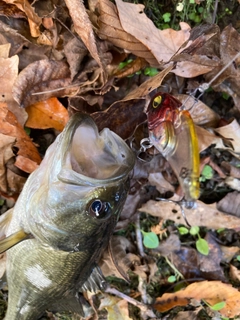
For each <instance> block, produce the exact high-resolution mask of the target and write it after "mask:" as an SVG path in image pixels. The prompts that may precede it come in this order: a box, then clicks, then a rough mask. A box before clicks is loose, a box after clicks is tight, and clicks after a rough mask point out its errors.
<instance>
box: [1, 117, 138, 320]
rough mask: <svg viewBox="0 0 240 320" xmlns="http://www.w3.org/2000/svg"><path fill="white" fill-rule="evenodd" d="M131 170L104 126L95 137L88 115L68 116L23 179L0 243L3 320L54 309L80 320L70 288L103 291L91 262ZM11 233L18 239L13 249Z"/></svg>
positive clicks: (32, 317) (31, 318)
mask: <svg viewBox="0 0 240 320" xmlns="http://www.w3.org/2000/svg"><path fill="white" fill-rule="evenodd" d="M133 165H134V156H133V153H132V151H131V150H130V149H129V147H128V146H127V145H126V144H125V142H124V141H123V140H122V139H121V138H120V137H119V136H117V135H116V134H114V133H113V132H112V131H110V130H109V129H104V130H103V131H102V132H101V133H100V134H99V133H98V130H97V127H96V125H95V123H94V121H93V120H92V119H91V118H90V117H89V116H86V115H82V114H76V115H74V116H73V117H72V118H71V119H70V121H69V123H68V125H67V126H66V128H65V129H64V131H63V132H62V133H61V134H60V135H59V136H58V137H57V139H56V141H55V142H54V143H53V144H52V145H51V146H50V147H49V149H48V151H47V153H46V156H45V158H44V160H43V161H42V163H41V165H40V167H39V168H38V169H37V170H36V171H34V172H33V173H32V174H31V175H30V177H29V178H28V180H27V182H26V184H25V186H24V188H23V191H22V193H21V195H20V197H19V199H18V201H17V203H16V205H15V208H14V210H13V213H12V217H11V221H10V224H9V227H8V228H7V232H6V236H7V238H6V239H5V242H3V243H4V244H3V243H2V244H1V242H0V251H3V250H2V249H3V248H4V250H6V249H7V248H8V247H11V246H12V247H11V248H10V249H9V250H8V251H7V265H6V272H7V281H8V289H9V300H8V309H7V314H6V317H5V320H23V319H24V320H36V319H38V318H39V317H40V316H41V315H42V314H43V313H44V311H45V310H46V309H49V310H53V309H54V308H56V309H58V310H70V311H73V312H77V313H79V314H80V315H81V316H84V310H83V307H82V303H81V301H80V300H79V299H80V297H79V296H78V291H79V290H80V289H81V287H85V288H89V289H92V290H95V289H96V288H102V287H103V282H104V278H103V277H102V276H101V272H100V270H99V269H98V268H97V267H96V262H97V260H98V259H99V257H100V255H101V254H102V252H103V250H104V249H105V248H106V247H107V245H108V242H109V238H110V236H111V235H112V233H113V230H114V227H115V225H116V223H117V220H118V217H119V214H120V211H121V209H122V207H123V205H124V202H125V199H126V196H127V192H128V188H129V183H128V176H129V172H130V171H131V170H132V168H133ZM17 235H20V238H21V237H22V239H21V240H22V241H21V242H19V241H17V242H18V243H17V244H16V245H14V239H15V238H16V236H17ZM1 246H2V247H1Z"/></svg>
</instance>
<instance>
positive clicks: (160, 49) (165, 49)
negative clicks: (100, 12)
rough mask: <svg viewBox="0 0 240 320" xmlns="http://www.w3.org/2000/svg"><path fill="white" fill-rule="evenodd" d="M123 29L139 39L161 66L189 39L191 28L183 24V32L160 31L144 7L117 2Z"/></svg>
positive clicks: (117, 0)
mask: <svg viewBox="0 0 240 320" xmlns="http://www.w3.org/2000/svg"><path fill="white" fill-rule="evenodd" d="M116 5H117V9H118V13H119V18H120V22H121V25H122V27H123V29H124V30H125V31H126V32H127V33H130V34H131V35H132V36H134V37H135V38H136V39H138V40H139V41H140V42H141V43H142V44H144V46H146V47H147V48H148V50H149V51H150V52H151V53H152V54H153V55H154V57H155V58H156V60H157V61H158V63H159V64H161V63H162V62H168V61H169V60H170V59H171V57H172V56H173V55H174V54H175V53H176V52H177V51H178V49H179V48H180V46H181V45H182V44H183V43H184V42H185V41H186V40H187V39H188V38H189V35H190V33H189V31H190V26H189V25H188V24H187V23H181V24H180V26H181V28H182V30H180V31H175V30H173V29H165V30H159V29H158V28H157V27H156V26H155V25H154V23H153V22H152V21H151V20H150V19H149V18H148V17H147V16H146V14H145V13H144V5H142V4H133V3H128V2H123V1H122V0H116Z"/></svg>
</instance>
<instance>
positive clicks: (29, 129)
mask: <svg viewBox="0 0 240 320" xmlns="http://www.w3.org/2000/svg"><path fill="white" fill-rule="evenodd" d="M24 130H25V132H26V134H27V135H28V136H29V135H30V133H31V128H28V127H24Z"/></svg>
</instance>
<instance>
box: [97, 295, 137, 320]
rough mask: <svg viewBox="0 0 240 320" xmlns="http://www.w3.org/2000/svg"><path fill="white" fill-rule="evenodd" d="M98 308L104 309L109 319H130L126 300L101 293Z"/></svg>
mask: <svg viewBox="0 0 240 320" xmlns="http://www.w3.org/2000/svg"><path fill="white" fill-rule="evenodd" d="M103 296H104V298H103V299H101V304H100V306H99V310H102V309H106V310H107V312H108V319H109V320H113V319H114V320H132V318H129V310H128V302H127V301H125V300H122V299H119V298H117V297H114V296H112V295H108V294H106V293H105V294H103Z"/></svg>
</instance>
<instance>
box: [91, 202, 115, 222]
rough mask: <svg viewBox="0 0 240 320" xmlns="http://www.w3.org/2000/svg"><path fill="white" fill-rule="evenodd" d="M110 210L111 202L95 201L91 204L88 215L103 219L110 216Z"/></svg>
mask: <svg viewBox="0 0 240 320" xmlns="http://www.w3.org/2000/svg"><path fill="white" fill-rule="evenodd" d="M109 209H110V204H109V202H103V201H101V200H100V199H95V200H93V201H92V202H91V204H90V206H89V208H88V213H89V215H90V216H91V217H94V218H97V219H102V218H105V217H106V216H107V215H108V213H109Z"/></svg>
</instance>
